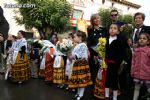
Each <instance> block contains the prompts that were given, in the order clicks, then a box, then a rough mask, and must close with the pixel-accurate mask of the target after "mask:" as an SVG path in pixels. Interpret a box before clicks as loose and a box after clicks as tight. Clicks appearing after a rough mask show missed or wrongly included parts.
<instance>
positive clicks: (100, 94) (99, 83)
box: [94, 69, 106, 99]
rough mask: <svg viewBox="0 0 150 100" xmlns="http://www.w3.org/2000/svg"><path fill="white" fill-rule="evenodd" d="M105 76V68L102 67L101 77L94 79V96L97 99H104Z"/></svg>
mask: <svg viewBox="0 0 150 100" xmlns="http://www.w3.org/2000/svg"><path fill="white" fill-rule="evenodd" d="M105 78H106V70H105V69H103V72H102V79H101V80H100V79H98V77H97V79H96V83H95V90H94V96H95V97H97V98H99V99H105Z"/></svg>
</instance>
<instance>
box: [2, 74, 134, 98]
mask: <svg viewBox="0 0 150 100" xmlns="http://www.w3.org/2000/svg"><path fill="white" fill-rule="evenodd" d="M131 94H132V92H131V91H129V92H128V94H126V95H124V96H121V97H119V100H132V99H131V98H132V95H131ZM73 96H74V94H73V93H69V92H67V91H66V90H62V89H58V88H56V86H54V85H46V84H45V83H44V82H43V80H42V79H31V80H30V81H28V82H27V83H24V84H20V85H18V84H12V83H10V82H8V81H5V80H4V79H3V77H2V76H1V75H0V100H72V97H73ZM84 100H95V99H94V98H93V97H92V96H91V95H90V93H89V89H87V90H86V92H85V98H84Z"/></svg>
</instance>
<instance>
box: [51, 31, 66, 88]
mask: <svg viewBox="0 0 150 100" xmlns="http://www.w3.org/2000/svg"><path fill="white" fill-rule="evenodd" d="M51 41H52V43H53V44H54V45H56V44H57V42H58V37H57V34H53V35H52V40H51ZM64 58H65V56H64V54H63V53H61V52H60V51H58V50H56V52H55V60H54V65H53V67H54V74H53V77H54V80H53V83H55V84H57V87H58V88H63V87H64V83H65V60H64Z"/></svg>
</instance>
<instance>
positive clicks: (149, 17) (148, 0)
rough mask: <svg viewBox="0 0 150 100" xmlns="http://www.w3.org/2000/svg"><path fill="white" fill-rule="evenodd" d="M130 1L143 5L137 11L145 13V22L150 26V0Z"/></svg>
mask: <svg viewBox="0 0 150 100" xmlns="http://www.w3.org/2000/svg"><path fill="white" fill-rule="evenodd" d="M128 1H131V2H133V3H137V4H140V5H141V6H142V7H141V8H139V9H138V10H137V11H139V12H143V13H145V15H146V19H145V21H144V24H145V25H149V26H150V5H149V4H150V0H128Z"/></svg>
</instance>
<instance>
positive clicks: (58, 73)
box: [53, 57, 65, 84]
mask: <svg viewBox="0 0 150 100" xmlns="http://www.w3.org/2000/svg"><path fill="white" fill-rule="evenodd" d="M60 63H61V64H60V68H54V75H53V76H54V80H53V83H56V84H63V83H65V66H64V59H63V57H61V62H60Z"/></svg>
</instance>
